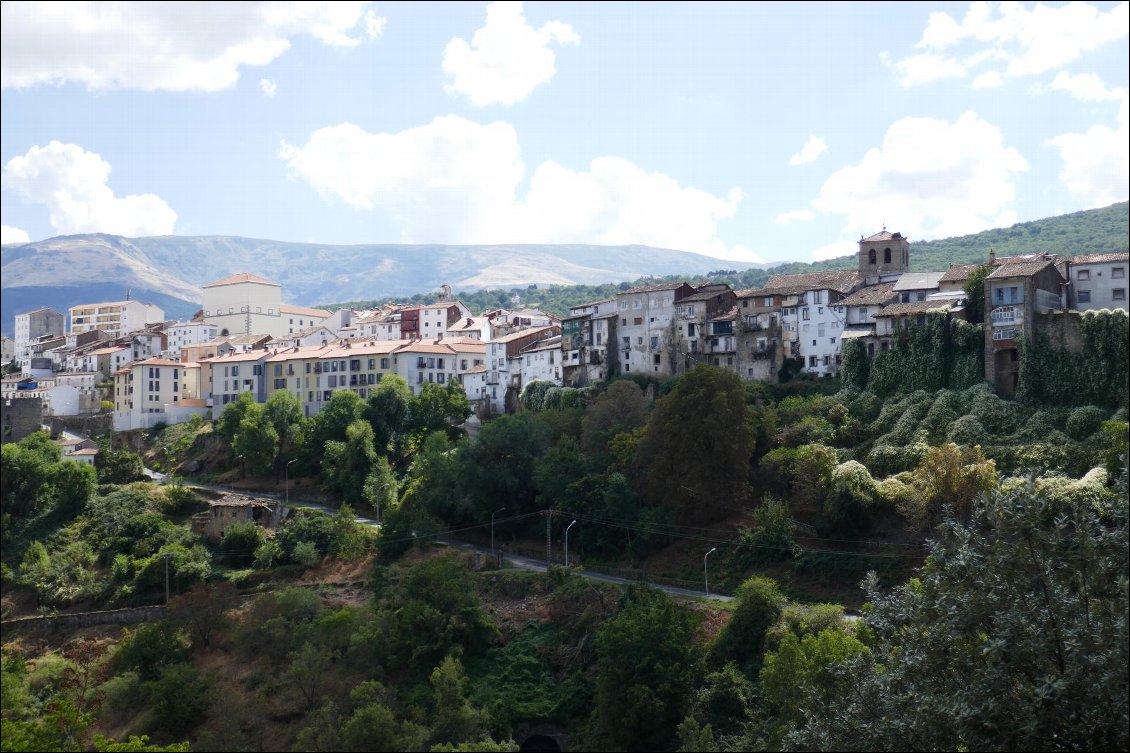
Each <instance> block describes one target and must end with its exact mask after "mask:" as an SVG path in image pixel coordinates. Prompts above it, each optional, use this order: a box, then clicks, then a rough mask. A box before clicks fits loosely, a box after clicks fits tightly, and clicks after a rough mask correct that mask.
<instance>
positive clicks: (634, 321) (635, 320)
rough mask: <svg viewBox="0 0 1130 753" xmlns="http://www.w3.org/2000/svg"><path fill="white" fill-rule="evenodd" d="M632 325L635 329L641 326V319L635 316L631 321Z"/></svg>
mask: <svg viewBox="0 0 1130 753" xmlns="http://www.w3.org/2000/svg"><path fill="white" fill-rule="evenodd" d="M632 324H634V325H636V326H637V327H639V326H641V325H642V324H643V318H642V317H639V316H637V317H636V318H635V319H633V320H632Z"/></svg>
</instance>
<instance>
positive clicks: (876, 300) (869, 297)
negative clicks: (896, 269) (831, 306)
mask: <svg viewBox="0 0 1130 753" xmlns="http://www.w3.org/2000/svg"><path fill="white" fill-rule="evenodd" d="M894 297H895V283H893V282H884V283H882V284H880V285H868V286H867V287H865V288H860V289H859V290H857V291H855V292H854V293H852V294H851V295H849V296H848V297H847V298H845V299H843V300H842V301H836V305H837V306H882V305H883V304H885V303H890V302H891V300H892V299H894Z"/></svg>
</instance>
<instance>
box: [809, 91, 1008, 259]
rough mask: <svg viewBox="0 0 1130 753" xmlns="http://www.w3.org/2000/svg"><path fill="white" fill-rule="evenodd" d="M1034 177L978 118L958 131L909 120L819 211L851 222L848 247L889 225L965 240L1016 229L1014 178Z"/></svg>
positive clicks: (831, 186) (830, 184) (822, 197)
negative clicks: (1006, 228)
mask: <svg viewBox="0 0 1130 753" xmlns="http://www.w3.org/2000/svg"><path fill="white" fill-rule="evenodd" d="M1027 169H1028V164H1027V162H1025V160H1024V158H1023V157H1022V156H1021V155H1020V153H1019V152H1018V151H1017V150H1016V149H1014V148H1012V147H1008V146H1005V144H1004V142H1003V138H1002V136H1001V132H1000V129H999V128H997V127H996V126H994V125H992V124H991V123H988V122H986V121H984V120H981V119H980V118H979V117H978V116H977V114H976V113H974V112H966V113H965V114H964V115H962V116H961V117H959V118H958V119H957V120H956V121H955V122H953V123H948V122H946V121H943V120H935V119H933V118H903V119H901V120H898V121H896V122H895V123H893V124H892V125H891V126H890V128H888V129H887V133H886V134H885V135H884V137H883V143H882V145H881V146H879V147H878V148H873V149H870V150H869V151H868V152H867V153H866V154H865V155H864V156H863V159H862V160H861V161H860V162H859V164H856V165H849V166H846V167H843V168H840V169H839V170H838V171H836V172H835V173H834V174H832V175H831V176H830V177H829V178H828V179H827V180H826V181H825V183H824V185H823V186H822V187H821V189H820V193H819V195H818V196H817V197H816V199H815V200H814V201H813V202H812V204H813V206H814V207H815V208H816V209H818V210H820V211H822V212H829V213H837V214H844V215H847V223H846V224H845V226H844V229H843V231H842V233H841V238H842V240H845V241H846V240H848V239H851V238H854V237H855V236H857V235H858V234H859V233H860V232H863V233H867V234H870V233H871V232H874V231H877V230H878V228H879V227H880V226H881V225H882V224H884V223H885V224H886V225H887V227H890V228H892V230H898V231H900V232H902V233H903V234H904V235H907V236H908V237H916V238H943V237H948V236H954V235H965V234H968V233H975V232H979V231H981V230H984V229H986V228H992V227H1004V226H1008V225H1012V224H1014V223H1015V222H1016V221H1017V218H1016V214H1015V212H1014V211H1013V210H1012V209H1011V204H1012V201H1013V199H1014V197H1015V193H1016V185H1015V176H1016V174H1017V173H1019V172H1022V171H1024V170H1027Z"/></svg>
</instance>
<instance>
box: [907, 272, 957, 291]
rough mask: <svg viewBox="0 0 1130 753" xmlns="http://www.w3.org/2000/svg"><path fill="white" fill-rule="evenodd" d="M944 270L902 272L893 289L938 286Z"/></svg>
mask: <svg viewBox="0 0 1130 753" xmlns="http://www.w3.org/2000/svg"><path fill="white" fill-rule="evenodd" d="M944 274H945V272H903V273H902V276H901V277H899V279H898V282H896V283H895V290H930V289H932V288H936V287H938V282H939V281H940V280H941V279H942V276H943V275H944Z"/></svg>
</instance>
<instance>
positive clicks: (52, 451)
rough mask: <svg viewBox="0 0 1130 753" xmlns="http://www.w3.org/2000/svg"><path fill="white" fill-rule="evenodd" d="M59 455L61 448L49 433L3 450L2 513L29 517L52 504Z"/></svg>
mask: <svg viewBox="0 0 1130 753" xmlns="http://www.w3.org/2000/svg"><path fill="white" fill-rule="evenodd" d="M59 456H60V453H59V448H58V447H56V446H55V444H54V443H52V442H51V437H50V435H48V434H47V432H45V431H42V432H35V433H34V434H30V435H28V436H26V437H24V438H23V439H21V440H20V441H19V442H17V443H15V444H6V445H4V446H3V448H2V449H0V510H2V511H3V513H4V515H5V516H8V515H11V516H12V517H15V518H25V517H28V516H30V515H32V514H34V513H35V512H37V511H39V510H40V508H42V507H43V506H44V505H45V504H47V503H48V501H49V499H50V495H51V476H52V472H53V470H54V467H55V466H56V465H57V464H58V463H59ZM6 522H7V521H5V523H6ZM4 528H5V530H7V528H8V526H7V525H5V526H4Z"/></svg>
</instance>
